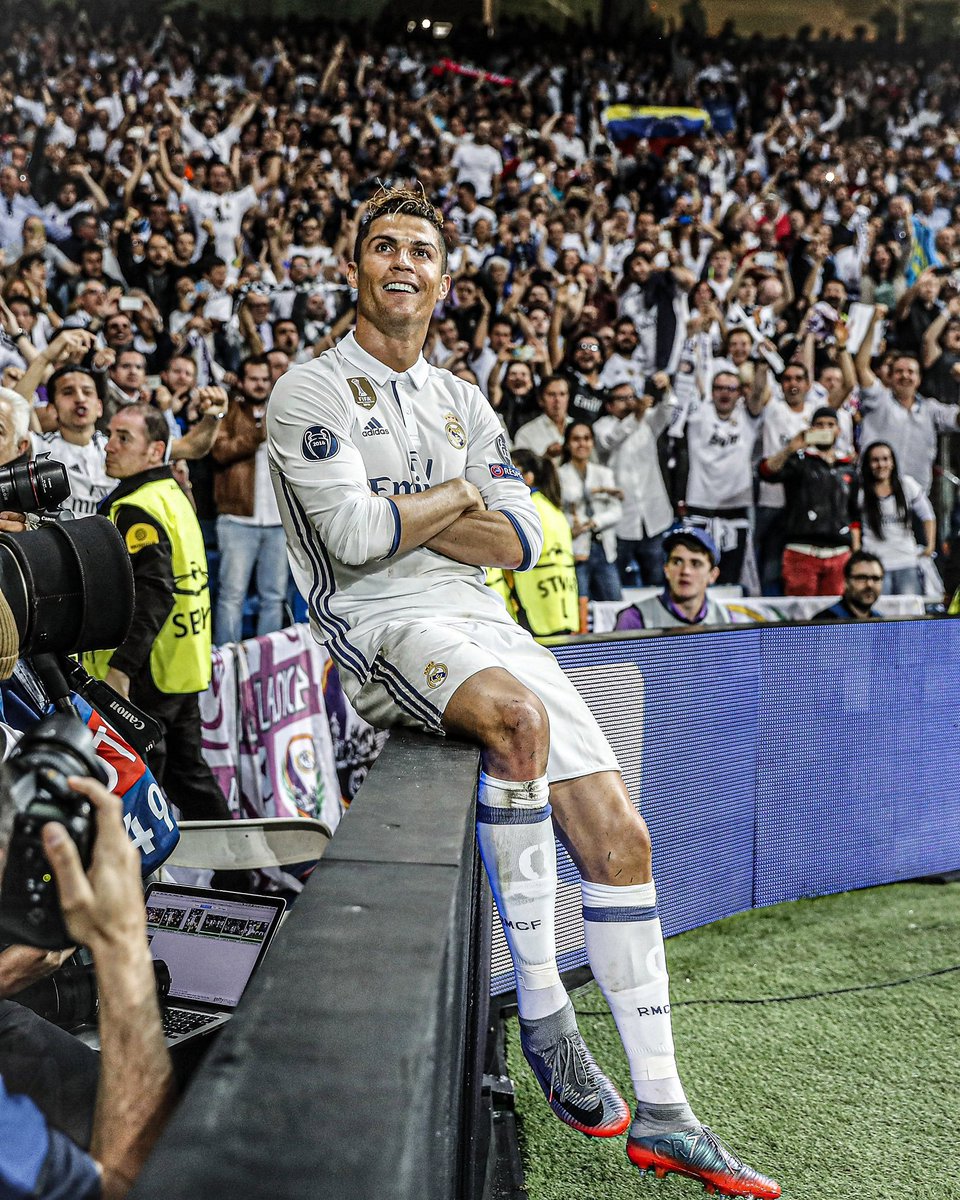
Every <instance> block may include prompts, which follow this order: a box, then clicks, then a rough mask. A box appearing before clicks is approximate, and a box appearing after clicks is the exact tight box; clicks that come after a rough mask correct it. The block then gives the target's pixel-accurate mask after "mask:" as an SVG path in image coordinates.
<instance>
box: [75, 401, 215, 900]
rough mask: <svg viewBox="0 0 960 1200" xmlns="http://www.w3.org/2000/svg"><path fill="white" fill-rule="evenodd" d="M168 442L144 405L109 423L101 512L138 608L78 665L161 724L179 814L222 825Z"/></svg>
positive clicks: (152, 759)
mask: <svg viewBox="0 0 960 1200" xmlns="http://www.w3.org/2000/svg"><path fill="white" fill-rule="evenodd" d="M169 436H170V434H169V429H168V426H167V422H166V420H165V418H164V416H163V414H162V413H161V412H160V411H159V409H156V408H153V407H151V406H150V405H149V404H131V405H128V406H127V407H125V408H123V409H121V410H120V411H119V412H117V413H116V414H115V415H114V416H113V417H112V418H111V421H110V439H109V441H108V442H107V452H106V455H107V474H108V475H109V476H111V478H113V479H119V480H120V484H119V486H118V487H117V488H116V489H115V490H114V491H113V492H111V494H110V495H109V496H107V497H106V499H105V500H103V502H102V503H101V505H100V510H99V511H100V512H101V514H103V515H104V516H107V517H109V518H110V520H111V521H113V523H114V524H115V525H116V527H117V528H118V529H119V530H120V532H121V533H122V534H123V538H124V541H125V542H126V546H127V550H128V552H129V554H130V561H131V563H132V566H133V577H134V584H135V588H136V601H135V607H134V614H133V622H132V624H131V626H130V632H129V634H128V635H127V638H126V640H125V641H124V643H123V645H122V646H118V647H117V649H116V650H105V651H97V652H96V653H93V654H87V655H85V656H84V664H85V665H86V667H87V670H89V671H90V673H91V674H92V675H95V676H97V677H98V678H100V679H105V680H106V682H107V683H108V684H109V685H110V686H111V687H112V688H113V689H114V690H115V691H117V692H119V693H120V695H121V696H126V697H128V698H129V699H130V700H132V701H133V702H134V704H136V705H138V706H139V707H140V708H142V709H144V710H145V711H146V712H147V713H149V714H150V716H152V717H154V718H155V719H156V720H157V721H159V722H160V724H161V726H162V727H163V730H164V734H165V736H164V739H163V741H161V742H160V743H159V745H158V746H157V747H156V748H155V749H154V750H153V751H151V753H150V754H149V756H148V761H149V765H150V769H151V770H152V771H153V773H154V775H155V776H156V777H157V780H158V782H160V783H161V784H162V785H163V786H164V788H165V790H166V791H167V792H168V794H169V796H170V799H171V800H172V801H173V803H174V804H176V806H177V807H178V808H179V810H180V812H181V814H182V816H183V817H184V818H186V819H188V820H194V821H211V820H225V819H228V818H229V817H230V809H229V806H228V804H227V802H226V800H225V799H224V797H223V793H222V792H221V791H220V788H219V786H218V784H217V781H216V779H215V778H214V776H213V773H212V771H211V770H210V768H209V766H208V765H207V763H206V761H205V760H204V757H203V754H202V752H201V748H200V706H199V701H198V699H197V696H198V693H199V692H202V691H204V690H205V689H206V687H207V685H208V684H209V682H210V674H211V645H212V641H211V621H210V593H209V591H208V590H207V558H206V554H205V552H204V548H203V536H202V534H201V532H200V525H199V523H198V521H197V518H196V514H195V513H194V511H193V508H192V506H191V504H190V502H189V500H188V499H187V498H186V496H185V495H184V493H183V491H182V490H181V488H180V485H179V484H178V483H177V481H176V480H175V479H174V477H173V473H172V472H171V469H170V467H169V466H167V465H166V462H165V459H166V454H167V444H168V440H169ZM105 586H109V581H105ZM235 882H236V881H235Z"/></svg>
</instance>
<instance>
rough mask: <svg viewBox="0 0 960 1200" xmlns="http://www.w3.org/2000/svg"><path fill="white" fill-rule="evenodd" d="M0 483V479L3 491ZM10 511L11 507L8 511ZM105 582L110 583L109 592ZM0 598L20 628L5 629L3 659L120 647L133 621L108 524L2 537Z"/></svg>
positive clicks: (120, 552)
mask: <svg viewBox="0 0 960 1200" xmlns="http://www.w3.org/2000/svg"><path fill="white" fill-rule="evenodd" d="M34 465H37V466H43V465H45V464H34ZM49 465H50V466H51V467H58V468H59V467H60V466H61V464H59V463H50V464H49ZM45 478H46V477H45V476H44V477H43V480H45ZM41 482H42V481H41ZM2 483H3V475H2V472H0V488H2ZM40 486H41V483H40V482H38V480H37V476H36V475H35V476H34V477H33V480H32V481H29V480H28V481H27V482H25V483H23V487H22V488H21V490H23V488H27V487H29V488H30V489H31V494H34V493H39V489H40ZM2 495H3V493H2V491H0V496H2ZM23 498H24V497H22V496H21V497H20V499H21V500H22V499H23ZM4 503H6V500H5V501H4ZM12 505H13V501H12V500H10V502H9V505H8V507H9V506H12ZM31 506H32V505H31ZM104 580H109V586H108V587H104V586H103V581H104ZM0 593H2V595H3V599H4V600H5V601H6V603H7V605H8V606H9V608H10V611H11V613H12V615H13V620H14V624H15V626H16V628H15V629H9V630H5V629H0V634H2V635H3V636H0V659H5V658H6V657H8V656H9V655H10V654H12V655H13V657H14V658H16V657H19V656H20V655H24V654H33V653H39V652H45V651H50V652H52V653H62V654H75V653H77V652H78V651H81V650H110V649H112V648H113V647H114V646H119V645H120V643H121V642H122V641H123V639H124V638H125V637H126V635H127V630H128V629H129V628H130V622H131V620H132V619H133V598H134V597H133V569H132V567H131V566H130V555H129V554H128V553H127V548H126V546H125V545H124V541H123V536H122V534H121V533H120V531H119V530H118V529H117V527H116V526H115V525H114V524H113V522H112V521H109V520H107V518H106V517H81V518H80V519H79V520H75V521H65V522H63V523H61V522H59V521H51V522H49V523H46V524H43V525H42V526H41V527H40V528H39V529H32V530H28V531H27V532H26V533H16V534H11V533H0ZM13 641H15V645H10V644H9V643H10V642H13ZM11 670H12V664H11ZM8 676H9V671H8V672H7V676H3V675H2V673H0V678H6V677H8Z"/></svg>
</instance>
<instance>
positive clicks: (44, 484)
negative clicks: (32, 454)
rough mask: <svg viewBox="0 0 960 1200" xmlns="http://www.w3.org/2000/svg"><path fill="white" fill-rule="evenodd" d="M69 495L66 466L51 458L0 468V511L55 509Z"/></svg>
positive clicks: (23, 511)
mask: <svg viewBox="0 0 960 1200" xmlns="http://www.w3.org/2000/svg"><path fill="white" fill-rule="evenodd" d="M69 495H70V480H69V478H68V477H67V468H66V467H65V466H64V465H63V463H60V462H54V461H53V459H51V458H46V457H44V458H38V459H34V460H33V461H32V462H26V463H11V464H10V465H9V466H6V467H0V511H6V512H22V513H35V512H40V510H41V509H52V508H59V507H60V505H61V504H62V503H63V502H64V500H66V498H67V497H68V496H69Z"/></svg>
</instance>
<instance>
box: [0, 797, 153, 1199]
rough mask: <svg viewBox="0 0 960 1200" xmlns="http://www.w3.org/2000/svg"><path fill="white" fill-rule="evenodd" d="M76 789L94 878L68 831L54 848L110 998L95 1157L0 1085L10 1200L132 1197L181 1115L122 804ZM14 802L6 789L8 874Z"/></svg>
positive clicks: (3, 835)
mask: <svg viewBox="0 0 960 1200" xmlns="http://www.w3.org/2000/svg"><path fill="white" fill-rule="evenodd" d="M68 782H69V786H70V787H71V788H72V789H73V790H74V791H75V792H78V793H80V794H81V795H83V796H86V797H87V798H88V799H89V800H90V801H91V803H92V804H93V805H94V807H95V809H96V828H97V835H96V841H95V844H94V850H93V858H92V862H91V866H90V869H89V871H88V872H87V874H86V875H85V874H84V872H83V867H82V865H81V861H80V856H79V854H78V852H77V848H76V846H75V845H74V843H73V841H72V840H71V838H70V836H69V834H68V833H67V830H66V829H65V828H64V826H62V825H61V824H59V823H56V822H49V823H48V824H46V825H45V826H44V829H43V847H44V851H45V853H46V856H47V859H48V861H49V863H50V866H51V868H52V871H53V876H54V879H55V880H56V884H57V891H58V894H59V898H60V905H61V909H62V911H63V915H64V918H65V921H66V925H67V928H68V931H69V933H70V935H71V937H73V938H74V939H75V940H76V941H77V942H78V943H81V944H83V945H85V946H87V947H88V948H89V950H90V952H91V954H92V956H93V961H94V965H95V967H96V976H97V984H98V987H99V991H100V1046H101V1055H100V1082H99V1086H98V1090H97V1103H96V1112H95V1116H94V1124H93V1134H92V1138H91V1142H90V1153H89V1154H86V1153H85V1152H84V1151H82V1150H80V1149H78V1147H77V1146H76V1145H75V1144H74V1143H72V1142H71V1141H70V1140H69V1139H68V1138H67V1137H66V1136H65V1135H64V1134H63V1133H61V1132H59V1131H58V1130H56V1129H52V1128H50V1127H49V1126H48V1124H47V1122H46V1120H45V1119H44V1117H43V1116H42V1114H41V1113H40V1110H39V1109H38V1108H37V1107H36V1105H35V1104H34V1103H33V1101H31V1100H29V1099H27V1097H25V1096H22V1095H9V1094H8V1093H7V1091H6V1089H5V1087H4V1081H3V1079H2V1077H0V1194H2V1195H3V1196H4V1197H7V1196H10V1197H15V1198H17V1200H19V1198H20V1197H24V1198H26V1197H31V1198H37V1200H44V1198H45V1197H65V1196H69V1197H70V1198H71V1200H87V1198H90V1200H94V1198H96V1197H103V1198H104V1200H114V1198H118V1197H121V1196H124V1195H126V1193H127V1191H128V1189H129V1187H130V1186H131V1184H132V1183H133V1181H134V1179H135V1178H136V1176H137V1174H138V1173H139V1170H140V1168H141V1167H142V1165H143V1163H144V1161H145V1160H146V1157H147V1155H148V1154H149V1152H150V1150H151V1148H152V1147H153V1144H154V1142H155V1141H156V1139H157V1137H158V1135H159V1134H160V1132H161V1130H162V1128H163V1125H164V1123H165V1121H166V1119H167V1117H168V1115H169V1113H170V1111H171V1107H172V1104H173V1100H174V1083H173V1072H172V1069H171V1065H170V1058H169V1055H168V1053H167V1050H166V1046H165V1045H164V1041H163V1034H162V1031H161V1024H160V1012H159V1009H158V1006H157V996H156V984H155V981H154V973H153V967H152V963H151V960H150V954H149V951H148V949H147V939H146V919H145V914H144V908H143V900H142V892H141V883H140V861H139V856H138V854H137V852H136V850H135V849H134V848H133V845H132V843H131V842H130V840H129V838H128V837H127V835H126V831H125V830H124V827H123V821H122V819H121V803H120V801H119V800H118V799H117V798H116V797H115V796H112V795H111V794H110V793H109V792H108V791H107V790H106V789H105V788H104V787H102V786H101V785H100V784H99V783H97V782H96V781H95V780H93V779H80V778H76V777H71V778H70V779H69V781H68ZM12 817H13V803H12V799H11V796H10V793H9V791H8V789H7V787H6V786H0V868H2V866H3V865H4V856H5V852H6V847H7V842H8V838H9V829H10V824H11V820H12Z"/></svg>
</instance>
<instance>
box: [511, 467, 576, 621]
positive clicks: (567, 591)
mask: <svg viewBox="0 0 960 1200" xmlns="http://www.w3.org/2000/svg"><path fill="white" fill-rule="evenodd" d="M513 461H514V463H515V464H516V466H517V467H519V469H520V470H521V472H522V473H523V478H524V482H525V483H526V484H527V486H528V487H529V488H530V498H531V500H532V501H533V503H534V507H535V508H536V510H537V512H538V513H539V515H540V524H541V525H542V526H543V550H542V552H541V554H540V558H539V559H538V560H537V563H536V565H535V566H533V567H532V568H531V569H530V570H529V571H523V572H520V571H504V572H503V578H504V583H505V585H506V588H507V589H508V593H509V595H508V597H507V598H506V600H507V608H508V610H509V611H510V615H511V616H512V617H513V618H514V620H516V621H517V622H518V623H519V624H520V625H522V626H523V627H524V629H529V631H530V632H531V633H532V634H533V636H534V637H536V638H541V637H554V636H557V635H559V634H567V633H579V631H580V597H579V592H578V590H577V570H576V563H575V561H574V557H573V538H572V535H571V532H570V522H569V521H568V520H567V518H566V517H565V516H564V514H563V511H562V509H561V508H560V503H559V502H560V484H559V481H558V479H557V472H556V468H555V467H554V465H553V463H552V462H551V461H550V460H549V459H548V458H541V457H540V456H539V455H536V454H533V453H531V452H530V451H529V450H514V452H513ZM488 582H489V581H488ZM495 590H497V591H499V592H500V593H501V595H502V594H503V588H502V587H497V588H496V589H495Z"/></svg>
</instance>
